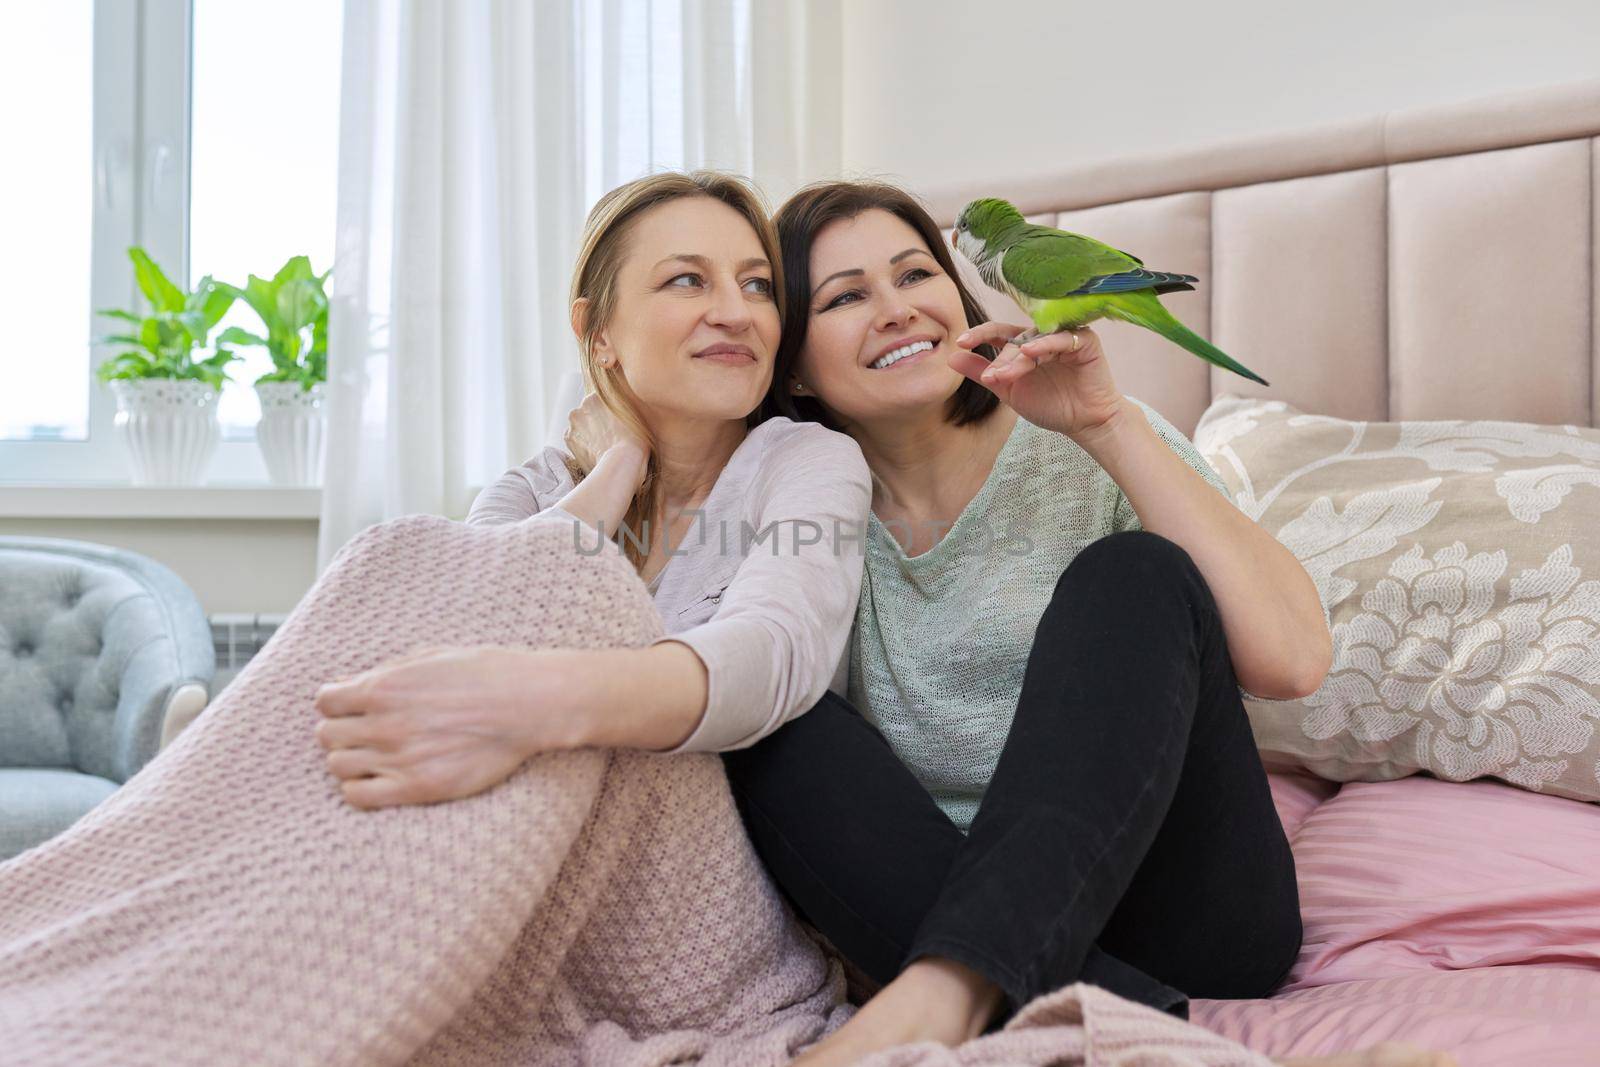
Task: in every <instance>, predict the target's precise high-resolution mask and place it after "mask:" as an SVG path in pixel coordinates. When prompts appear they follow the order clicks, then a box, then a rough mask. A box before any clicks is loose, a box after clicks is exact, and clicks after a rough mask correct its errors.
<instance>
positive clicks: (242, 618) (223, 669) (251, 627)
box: [209, 612, 288, 697]
mask: <svg viewBox="0 0 1600 1067" xmlns="http://www.w3.org/2000/svg"><path fill="white" fill-rule="evenodd" d="M287 617H288V616H286V615H268V614H261V613H256V614H251V613H248V612H226V613H219V614H216V615H212V616H210V618H209V621H210V623H211V640H212V642H213V643H214V644H215V647H216V650H217V674H216V678H215V680H214V681H213V682H212V683H211V693H212V695H213V697H214V696H215V695H216V694H217V693H220V692H222V690H223V687H225V686H226V685H227V684H228V683H229V682H231V681H233V677H234V675H236V674H238V673H239V672H240V671H242V670H244V665H245V664H246V663H249V662H250V657H252V656H254V655H255V654H256V653H257V652H260V651H261V648H262V646H263V645H265V644H266V643H267V640H268V639H269V638H271V637H272V635H273V634H274V633H276V632H277V629H278V627H279V626H282V625H283V620H284V619H285V618H287Z"/></svg>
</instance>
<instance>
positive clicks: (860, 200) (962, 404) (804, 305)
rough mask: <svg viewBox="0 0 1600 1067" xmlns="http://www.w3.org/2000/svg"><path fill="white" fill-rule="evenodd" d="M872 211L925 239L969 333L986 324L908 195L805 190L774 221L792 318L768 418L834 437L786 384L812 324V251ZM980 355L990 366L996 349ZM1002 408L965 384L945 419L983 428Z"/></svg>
mask: <svg viewBox="0 0 1600 1067" xmlns="http://www.w3.org/2000/svg"><path fill="white" fill-rule="evenodd" d="M874 209H876V210H879V211H887V212H889V214H891V215H894V216H895V217H896V218H898V219H900V220H901V221H903V222H904V223H905V224H906V225H908V226H910V227H911V228H912V229H913V230H916V231H917V233H918V234H919V235H920V236H921V237H922V240H923V241H924V242H925V243H926V244H927V246H928V252H929V254H930V255H932V256H933V258H934V260H935V261H937V262H938V264H939V267H940V269H942V270H943V271H944V272H945V273H946V274H948V275H949V276H950V280H951V281H952V282H954V283H955V286H956V292H958V293H960V294H961V307H962V310H963V311H965V312H966V315H967V325H968V326H969V327H971V326H977V325H979V324H981V323H984V322H987V321H989V316H988V314H987V313H986V312H985V311H984V310H983V305H981V304H979V303H978V301H977V298H976V297H974V296H973V295H972V293H971V291H970V290H968V289H967V287H966V285H965V284H964V283H963V282H962V280H961V275H959V274H957V273H956V265H955V261H954V260H953V259H951V257H950V249H949V246H947V245H946V244H945V242H944V235H943V234H941V233H940V232H939V227H938V224H936V223H935V222H934V221H933V217H932V216H931V215H929V214H928V212H927V209H925V208H924V207H923V206H922V204H920V203H919V202H918V201H917V199H916V198H915V197H913V196H912V195H911V194H910V193H908V192H906V191H905V190H904V189H900V188H897V187H896V186H893V185H890V184H889V183H887V182H879V181H828V182H817V183H816V184H814V185H808V186H806V187H805V188H804V189H801V190H800V191H799V192H797V193H795V194H794V195H793V196H791V197H790V198H789V199H788V200H787V201H785V202H784V205H783V206H782V207H781V208H779V209H778V213H777V215H775V216H774V217H773V220H772V221H773V223H774V224H775V225H776V226H777V229H778V245H779V247H780V248H781V249H782V254H783V285H784V290H785V295H786V297H787V299H786V301H785V303H786V304H787V306H788V311H789V313H788V314H787V315H785V316H784V317H783V333H782V334H781V335H780V339H779V341H778V354H777V357H776V359H775V360H774V364H773V368H772V386H771V388H770V389H769V390H768V391H767V402H766V404H765V405H764V413H765V414H766V415H768V416H770V415H786V416H788V417H789V418H791V419H794V420H796V421H803V422H820V423H822V424H823V425H824V426H827V427H828V428H829V429H831V430H837V429H840V427H839V426H837V425H835V424H834V421H833V420H832V419H831V418H829V417H828V413H827V412H826V411H825V410H824V409H823V407H822V404H821V403H819V402H818V401H817V399H816V398H815V397H809V396H795V395H794V394H793V393H792V392H790V391H789V390H788V389H787V388H786V387H785V382H787V380H788V378H789V374H790V372H791V371H792V370H793V369H794V364H795V360H797V359H799V358H800V350H801V349H802V348H804V347H805V343H806V330H807V329H808V328H809V327H810V324H811V246H812V245H813V244H814V243H815V242H816V239H817V234H818V233H820V232H821V231H822V229H823V227H825V226H827V225H828V224H829V223H833V222H839V221H842V220H846V219H853V218H855V217H856V216H857V215H860V214H862V213H864V212H867V211H872V210H874ZM978 351H979V352H981V353H982V354H983V355H984V356H986V357H987V358H989V359H993V358H994V357H995V352H994V350H993V348H991V347H990V346H988V345H982V346H980V347H979V348H978ZM999 404H1000V401H999V400H998V399H997V398H996V397H995V395H994V394H993V393H991V392H990V391H989V390H987V389H985V388H984V387H983V386H981V385H979V384H978V383H977V382H974V381H972V380H971V379H970V378H969V379H967V380H966V381H963V382H962V383H961V386H960V388H958V389H957V390H956V391H955V393H954V394H952V395H951V397H950V404H949V407H948V408H947V409H946V411H945V419H946V420H947V421H949V422H951V423H954V424H955V425H957V426H965V425H967V424H968V423H971V422H981V421H982V420H983V419H985V418H987V417H988V416H989V414H990V413H991V412H993V411H994V409H995V408H996V407H998V406H999Z"/></svg>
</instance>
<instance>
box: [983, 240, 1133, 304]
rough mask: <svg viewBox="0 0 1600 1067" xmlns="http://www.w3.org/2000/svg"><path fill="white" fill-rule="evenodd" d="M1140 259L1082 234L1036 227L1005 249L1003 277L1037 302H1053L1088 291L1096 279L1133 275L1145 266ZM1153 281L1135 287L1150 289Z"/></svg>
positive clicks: (1018, 290) (1107, 290) (1002, 266)
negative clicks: (1086, 288) (1072, 294)
mask: <svg viewBox="0 0 1600 1067" xmlns="http://www.w3.org/2000/svg"><path fill="white" fill-rule="evenodd" d="M1143 266H1144V264H1143V262H1142V261H1140V260H1139V259H1137V258H1135V257H1133V256H1130V255H1129V254H1128V253H1126V252H1120V251H1118V250H1117V249H1115V248H1112V247H1111V246H1110V245H1107V244H1101V243H1100V242H1099V241H1096V240H1095V239H1094V238H1092V237H1085V236H1083V235H1082V234H1077V233H1067V232H1066V231H1065V230H1054V229H1051V228H1050V227H1048V226H1034V227H1031V228H1030V231H1029V232H1027V233H1024V234H1023V235H1022V236H1021V237H1020V238H1018V240H1017V241H1016V242H1015V243H1014V244H1012V246H1011V247H1010V248H1008V249H1006V251H1005V253H1004V254H1003V255H1002V257H1001V259H1000V275H1001V277H1003V278H1004V279H1005V280H1006V284H1008V285H1010V286H1011V287H1012V288H1014V289H1015V290H1017V292H1019V293H1021V294H1022V295H1024V296H1028V297H1032V298H1033V299H1035V300H1054V299H1056V298H1058V297H1063V296H1067V295H1068V294H1070V293H1077V292H1085V291H1089V292H1119V291H1121V290H1118V289H1102V290H1085V289H1084V286H1086V285H1089V284H1090V283H1091V282H1094V281H1095V280H1096V279H1100V278H1106V277H1115V276H1118V275H1124V274H1130V273H1132V272H1134V271H1137V270H1138V269H1139V268H1141V267H1143ZM1151 284H1153V283H1152V282H1151V281H1146V282H1145V283H1144V284H1143V285H1140V286H1133V288H1147V287H1149V286H1150V285H1151Z"/></svg>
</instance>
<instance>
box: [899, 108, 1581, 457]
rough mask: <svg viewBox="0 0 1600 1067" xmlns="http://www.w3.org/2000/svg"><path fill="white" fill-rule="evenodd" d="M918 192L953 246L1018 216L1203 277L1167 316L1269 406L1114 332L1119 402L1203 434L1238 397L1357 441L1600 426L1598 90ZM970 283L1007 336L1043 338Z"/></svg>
mask: <svg viewBox="0 0 1600 1067" xmlns="http://www.w3.org/2000/svg"><path fill="white" fill-rule="evenodd" d="M921 191H922V193H923V195H924V197H925V199H926V200H927V201H928V203H929V205H930V207H932V209H933V211H934V215H935V217H936V218H937V219H938V220H939V222H940V223H941V225H943V226H945V227H947V228H948V227H949V225H950V224H951V222H952V221H953V219H954V218H955V214H956V212H957V211H958V210H960V207H961V205H962V204H964V203H965V202H966V201H967V200H969V199H971V198H972V197H974V196H1004V197H1006V198H1007V199H1009V200H1011V201H1012V202H1013V203H1015V204H1016V205H1017V207H1018V208H1019V209H1021V210H1022V211H1023V212H1024V213H1025V214H1027V215H1029V216H1030V218H1032V219H1033V220H1034V221H1036V222H1047V223H1049V224H1052V225H1056V226H1059V227H1061V228H1062V229H1067V230H1073V231H1076V232H1079V233H1086V234H1089V235H1091V236H1093V237H1096V238H1099V239H1100V240H1103V241H1105V242H1106V243H1108V244H1111V245H1114V246H1116V247H1118V248H1121V249H1124V250H1126V251H1128V252H1130V253H1132V254H1133V255H1136V256H1138V257H1139V258H1141V259H1143V260H1144V262H1145V265H1146V266H1147V267H1149V268H1151V269H1153V270H1170V271H1183V272H1187V273H1190V274H1196V275H1199V277H1200V283H1199V285H1198V286H1197V287H1196V290H1195V291H1194V292H1187V293H1175V294H1172V295H1170V296H1166V297H1163V298H1162V299H1163V301H1164V302H1165V303H1166V304H1167V306H1168V307H1169V308H1171V309H1172V311H1173V313H1174V314H1176V315H1177V316H1178V317H1179V318H1181V319H1183V320H1184V321H1185V322H1186V323H1188V324H1189V326H1190V327H1192V328H1193V329H1194V330H1196V331H1197V332H1199V333H1200V334H1202V335H1204V336H1206V337H1209V338H1210V339H1211V340H1212V341H1213V342H1214V343H1216V344H1217V345H1219V346H1220V347H1221V348H1222V349H1223V350H1224V351H1226V352H1228V354H1229V355H1232V356H1233V357H1234V358H1236V359H1238V360H1239V361H1240V362H1242V363H1244V364H1245V365H1246V366H1248V367H1250V368H1251V369H1252V370H1254V371H1256V372H1257V373H1258V374H1260V375H1261V376H1262V377H1264V378H1266V379H1267V380H1268V381H1270V382H1271V383H1272V385H1271V386H1270V387H1263V386H1260V385H1257V384H1256V383H1254V382H1251V381H1247V380H1245V379H1243V378H1240V377H1237V376H1235V375H1232V374H1229V373H1227V372H1225V371H1220V370H1217V369H1214V368H1212V367H1211V366H1210V365H1208V364H1206V363H1204V362H1202V361H1200V360H1199V359H1196V358H1195V357H1194V356H1191V355H1189V354H1188V353H1187V352H1184V351H1182V350H1180V349H1178V348H1177V347H1175V346H1173V345H1172V344H1170V343H1168V342H1167V341H1165V340H1163V339H1161V338H1159V337H1157V336H1155V335H1154V334H1150V333H1147V332H1146V331H1143V330H1140V329H1137V328H1134V327H1131V326H1127V325H1125V324H1123V323H1115V322H1100V323H1097V324H1096V326H1095V329H1096V332H1098V333H1100V335H1101V337H1102V338H1103V339H1104V341H1105V345H1106V350H1107V352H1108V354H1109V356H1110V358H1111V361H1112V367H1113V372H1114V373H1115V375H1116V379H1117V384H1118V385H1119V386H1120V387H1121V389H1122V391H1123V392H1124V393H1127V394H1129V395H1132V396H1136V397H1138V398H1139V399H1141V400H1143V401H1145V402H1146V403H1148V404H1150V405H1151V406H1152V407H1154V408H1156V409H1157V410H1158V411H1160V412H1161V413H1162V414H1163V415H1165V416H1166V417H1167V418H1168V419H1170V420H1171V421H1172V423H1173V424H1174V425H1176V426H1177V427H1178V428H1180V429H1181V430H1183V431H1184V432H1185V433H1188V434H1191V435H1192V434H1193V431H1194V426H1195V423H1196V422H1197V421H1198V420H1199V418H1200V415H1201V413H1202V412H1203V411H1205V409H1206V407H1207V406H1208V405H1209V404H1210V402H1211V400H1212V399H1213V398H1214V397H1215V396H1218V395H1220V394H1222V393H1237V394H1241V395H1247V396H1248V395H1264V396H1271V397H1274V398H1277V399H1282V400H1286V401H1288V402H1289V403H1291V404H1293V405H1295V406H1296V407H1299V408H1301V409H1303V410H1306V411H1316V412H1321V413H1325V414H1330V415H1337V416H1340V417H1343V418H1353V419H1443V418H1478V417H1486V418H1503V419H1512V420H1517V421H1524V422H1538V423H1549V424H1561V423H1573V424H1578V425H1583V426H1594V425H1597V424H1600V423H1597V418H1600V373H1597V367H1600V281H1597V279H1600V226H1597V224H1596V221H1595V214H1596V210H1597V205H1600V80H1594V81H1585V82H1579V83H1576V84H1570V85H1563V86H1557V87H1554V88H1549V89H1540V90H1536V91H1532V92H1523V93H1517V94H1514V95H1507V96H1500V97H1494V98H1491V99H1485V100H1476V101H1471V102H1469V103H1464V104H1456V105H1451V106H1449V107H1443V108H1429V109H1426V110H1418V111H1406V112H1397V113H1393V114H1388V115H1382V116H1378V117H1376V118H1371V119H1365V120H1362V121H1358V122H1348V123H1341V124H1338V125H1332V126H1326V127H1321V128H1317V129H1314V130H1306V131H1301V132H1296V133H1291V134H1285V135H1278V136H1271V137H1261V138H1253V139H1250V140H1244V141H1236V142H1231V143H1227V144H1221V145H1216V146H1213V147H1210V148H1205V149H1201V150H1196V151H1188V152H1181V153H1173V154H1170V155H1160V156H1151V157H1145V158H1139V159H1128V160H1119V161H1114V162H1108V163H1100V164H1094V165H1091V166H1084V167H1080V168H1076V169H1072V170H1066V171H1060V172H1057V173H1052V174H1035V175H1029V176H1027V177H1026V178H1016V177H1005V178H997V179H995V180H994V181H992V182H986V183H983V184H982V185H970V184H966V185H961V186H944V187H938V186H934V187H931V188H926V187H925V188H923V189H922V190H921ZM969 277H971V279H972V281H973V283H974V284H975V285H976V286H977V287H978V289H979V290H980V291H981V292H983V294H984V296H985V299H986V302H987V303H988V305H989V307H990V310H991V312H992V313H993V314H994V315H995V317H997V318H1005V319H1009V320H1011V321H1014V322H1026V321H1027V320H1026V318H1025V317H1023V315H1022V312H1021V310H1020V309H1018V308H1017V307H1016V306H1015V305H1014V304H1012V303H1011V302H1010V301H1009V300H1007V299H1006V298H1004V297H1001V296H1000V295H998V294H996V293H994V292H993V291H992V290H988V289H986V288H984V287H983V285H982V283H981V282H978V281H977V279H976V276H975V275H970V274H969Z"/></svg>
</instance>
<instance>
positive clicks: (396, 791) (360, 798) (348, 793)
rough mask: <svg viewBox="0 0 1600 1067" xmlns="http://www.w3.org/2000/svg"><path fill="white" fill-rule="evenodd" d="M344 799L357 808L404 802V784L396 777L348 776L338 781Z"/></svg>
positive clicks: (380, 806)
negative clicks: (344, 779) (340, 781)
mask: <svg viewBox="0 0 1600 1067" xmlns="http://www.w3.org/2000/svg"><path fill="white" fill-rule="evenodd" d="M339 791H340V792H341V793H343V794H344V798H345V800H347V801H349V802H350V803H351V804H352V805H354V806H355V807H358V808H382V807H387V806H389V805H391V804H404V803H406V785H405V783H404V782H403V781H401V780H400V779H398V778H393V777H389V776H387V775H379V776H377V777H375V778H350V779H347V780H346V781H344V782H342V783H340V785H339Z"/></svg>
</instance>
